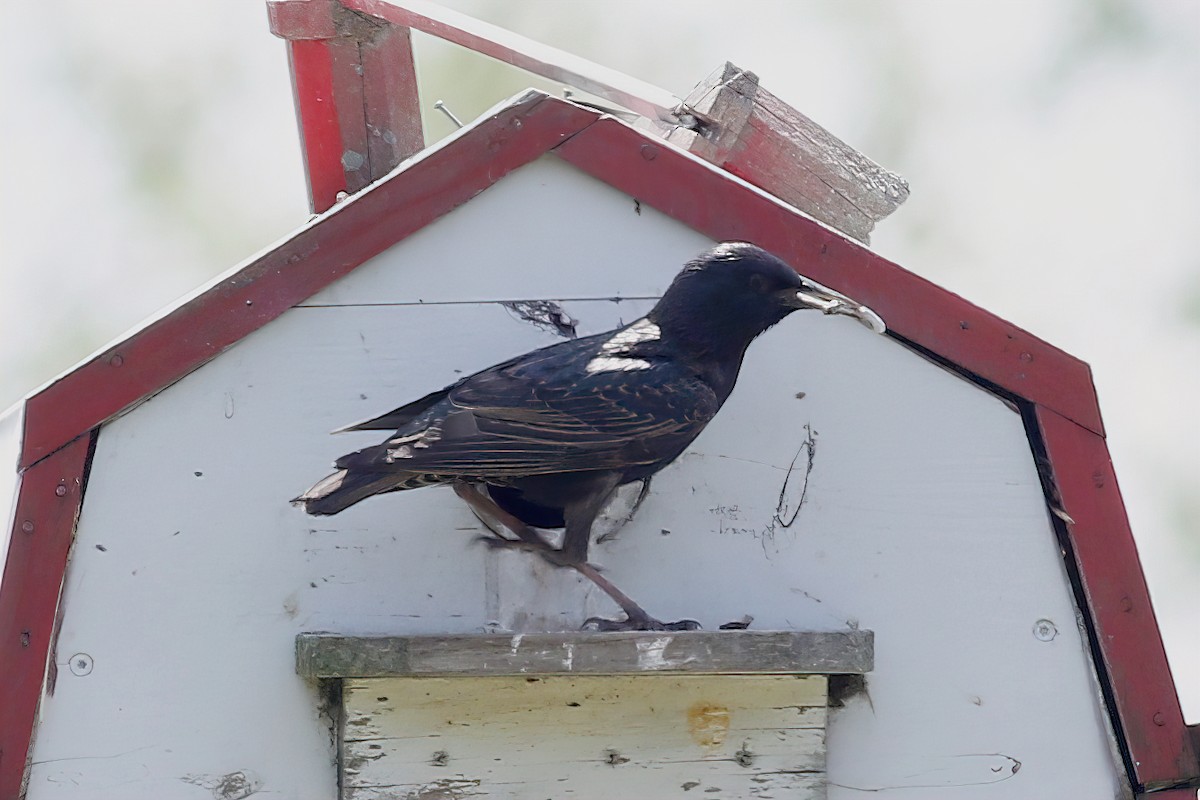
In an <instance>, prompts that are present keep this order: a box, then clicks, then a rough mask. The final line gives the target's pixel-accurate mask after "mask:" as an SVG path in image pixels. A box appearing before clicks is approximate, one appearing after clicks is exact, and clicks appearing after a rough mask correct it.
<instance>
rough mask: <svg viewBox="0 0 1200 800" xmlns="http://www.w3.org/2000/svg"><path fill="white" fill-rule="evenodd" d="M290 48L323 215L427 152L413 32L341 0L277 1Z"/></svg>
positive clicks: (311, 189) (312, 186) (276, 24)
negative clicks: (341, 200) (344, 195)
mask: <svg viewBox="0 0 1200 800" xmlns="http://www.w3.org/2000/svg"><path fill="white" fill-rule="evenodd" d="M267 15H268V17H269V19H270V23H271V32H272V33H273V34H275V35H276V36H279V37H280V38H282V39H286V40H287V43H288V63H289V65H290V67H291V73H292V91H293V95H294V98H295V101H296V116H297V120H298V122H299V127H300V143H301V149H302V151H303V154H304V169H305V173H306V175H307V177H308V193H309V205H310V207H311V208H312V210H313V211H314V212H315V213H320V212H322V211H325V210H327V209H329V208H330V207H332V206H333V204H334V203H335V202H337V196H338V193H340V192H348V193H351V192H356V191H358V190H359V189H362V188H363V187H364V186H366V185H367V184H369V183H371V182H372V181H374V180H377V179H378V178H381V177H383V176H384V175H386V174H387V173H388V172H390V171H391V169H392V168H393V167H395V166H396V165H397V164H399V163H400V162H401V161H403V160H404V159H405V158H407V157H409V156H411V155H412V154H414V153H416V152H418V151H419V150H421V149H422V148H423V147H424V146H425V142H424V137H423V134H422V131H421V114H420V105H419V100H418V96H417V79H416V70H415V68H414V66H413V54H412V39H411V32H410V31H409V29H408V28H404V27H401V26H398V25H393V24H391V23H388V22H385V21H382V20H378V19H373V18H368V17H366V16H363V15H362V14H359V13H357V12H354V11H350V10H348V9H346V8H345V7H343V6H342V5H341V4H340V3H339V2H337V1H336V0H271V2H268V3H267Z"/></svg>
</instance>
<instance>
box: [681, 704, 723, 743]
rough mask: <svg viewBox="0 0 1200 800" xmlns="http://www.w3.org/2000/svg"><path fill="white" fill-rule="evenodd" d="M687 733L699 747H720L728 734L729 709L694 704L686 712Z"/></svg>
mask: <svg viewBox="0 0 1200 800" xmlns="http://www.w3.org/2000/svg"><path fill="white" fill-rule="evenodd" d="M687 723H688V733H689V734H691V736H692V741H694V742H695V743H696V744H698V745H700V746H701V747H720V746H721V744H723V743H724V741H725V734H727V733H729V709H728V708H726V707H725V706H718V705H713V704H711V703H696V704H695V705H693V706H691V707H690V708H688V710H687Z"/></svg>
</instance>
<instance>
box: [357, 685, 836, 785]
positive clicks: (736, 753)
mask: <svg viewBox="0 0 1200 800" xmlns="http://www.w3.org/2000/svg"><path fill="white" fill-rule="evenodd" d="M826 680H827V679H826V678H825V677H824V676H823V675H813V676H806V677H792V676H786V677H784V676H746V675H724V676H716V675H706V676H696V677H674V676H665V675H650V676H642V677H639V678H637V679H635V680H630V679H628V678H622V677H541V678H519V677H518V678H449V679H447V678H377V679H360V680H349V681H346V682H345V686H344V694H343V704H344V708H345V714H346V716H345V730H346V734H345V750H344V753H343V763H344V765H345V767H344V769H343V775H342V797H343V798H344V800H393V799H394V798H397V797H403V798H411V799H412V800H433V798H446V797H490V798H496V800H545V798H549V797H554V798H566V797H570V798H578V800H612V798H654V799H655V800H659V798H662V799H663V800H665V799H666V798H676V797H678V798H684V797H687V798H691V797H696V796H699V797H714V796H716V797H721V798H726V799H727V800H737V799H738V798H752V797H758V798H762V797H778V798H789V799H790V800H815V799H816V798H824V797H825V790H824V770H825V702H826V692H825V688H826Z"/></svg>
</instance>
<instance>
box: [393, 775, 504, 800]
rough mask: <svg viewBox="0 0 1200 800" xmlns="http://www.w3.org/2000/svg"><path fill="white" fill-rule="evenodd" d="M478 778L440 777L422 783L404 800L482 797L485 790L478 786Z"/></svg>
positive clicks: (485, 793) (456, 799) (451, 799)
mask: <svg viewBox="0 0 1200 800" xmlns="http://www.w3.org/2000/svg"><path fill="white" fill-rule="evenodd" d="M479 784H480V780H479V779H478V778H463V777H454V778H442V779H441V780H436V781H433V782H432V783H426V784H422V785H421V786H419V787H417V789H416V790H415V791H413V792H410V793H409V794H406V795H404V800H462V798H465V797H484V796H486V795H487V792H485V791H483V790H482V789H480V787H479Z"/></svg>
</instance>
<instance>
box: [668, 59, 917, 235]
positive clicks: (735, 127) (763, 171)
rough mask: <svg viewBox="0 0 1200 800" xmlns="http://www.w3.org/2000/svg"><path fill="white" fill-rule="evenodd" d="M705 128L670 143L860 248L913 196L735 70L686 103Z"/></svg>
mask: <svg viewBox="0 0 1200 800" xmlns="http://www.w3.org/2000/svg"><path fill="white" fill-rule="evenodd" d="M684 103H685V104H686V106H687V107H688V109H689V111H694V112H696V114H697V115H698V116H699V117H700V118H701V119H702V121H703V123H702V125H701V126H700V128H699V129H698V130H688V129H686V128H676V129H674V130H672V131H671V132H670V133H669V134H668V135H667V139H668V141H670V142H672V143H674V144H677V145H679V146H680V147H683V148H684V149H686V150H689V151H691V152H693V153H695V154H696V155H699V156H700V157H701V158H704V159H705V160H706V161H709V162H711V163H713V164H716V165H717V166H719V167H721V168H723V169H725V170H727V171H728V172H730V173H731V174H733V175H736V176H738V177H739V178H742V179H744V180H746V181H748V182H750V183H752V184H754V185H755V186H758V187H760V188H762V189H764V190H765V191H767V192H769V193H771V194H773V195H775V196H776V197H778V198H779V199H781V200H783V201H784V202H786V203H789V204H790V205H793V206H795V207H796V208H798V209H800V210H801V211H803V212H805V213H806V214H809V215H811V216H813V217H815V218H816V219H819V220H821V221H822V222H824V223H826V224H828V225H831V226H832V227H834V228H837V229H838V230H840V231H842V232H843V233H846V234H847V235H849V236H852V237H854V238H855V239H858V240H860V241H862V242H866V241H867V240H868V237H869V234H870V232H871V229H872V228H873V227H874V226H875V223H876V222H878V221H879V220H881V219H883V218H884V217H886V216H887V215H888V214H891V213H892V212H893V211H895V210H896V208H897V207H899V206H900V204H901V203H903V202H904V201H905V199H906V198H907V197H908V183H907V182H906V181H905V180H904V179H903V178H901V177H900V176H898V175H896V174H895V173H893V172H890V171H888V170H886V169H884V168H883V167H881V166H879V165H878V164H876V163H875V162H874V161H872V160H871V159H869V158H867V157H866V156H864V155H863V154H862V153H859V152H858V151H857V150H855V149H854V148H852V147H850V146H849V145H847V144H846V143H845V142H843V141H842V140H841V139H838V138H837V137H836V136H834V135H833V134H831V133H830V132H829V131H827V130H825V129H824V128H822V127H821V126H820V125H818V124H817V123H816V122H814V121H813V120H811V119H810V118H808V117H807V116H805V115H804V114H801V113H800V112H799V111H797V110H796V109H794V108H792V107H791V106H789V105H788V104H787V103H784V102H783V101H782V100H780V99H779V98H777V97H775V95H773V94H771V93H770V92H768V91H767V90H766V89H763V88H762V87H761V86H759V83H758V77H757V76H756V75H755V74H754V73H752V72H749V71H747V70H743V69H741V68H739V67H737V66H734V65H733V64H731V63H728V62H726V63H725V64H724V66H722V67H721V68H719V69H717V70H716V71H715V72H714V73H713V74H712V75H710V76H709V77H708V78H707V79H705V80H704V81H702V82H701V83H700V84H699V85H698V86H697V87H696V88H695V89H694V90H693V91H692V93H691V94H690V95H688V97H687V98H686V99H685V100H684Z"/></svg>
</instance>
